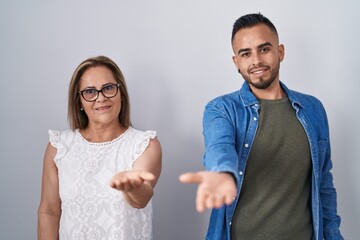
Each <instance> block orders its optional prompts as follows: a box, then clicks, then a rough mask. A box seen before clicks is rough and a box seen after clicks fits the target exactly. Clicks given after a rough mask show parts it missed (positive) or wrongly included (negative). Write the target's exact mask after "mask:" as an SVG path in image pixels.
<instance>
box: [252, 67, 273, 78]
mask: <svg viewBox="0 0 360 240" xmlns="http://www.w3.org/2000/svg"><path fill="white" fill-rule="evenodd" d="M268 69H269V68H268V67H260V68H253V69H251V70H250V71H249V72H250V74H253V75H257V76H258V75H262V74H263V73H264V72H265V71H267V70H268Z"/></svg>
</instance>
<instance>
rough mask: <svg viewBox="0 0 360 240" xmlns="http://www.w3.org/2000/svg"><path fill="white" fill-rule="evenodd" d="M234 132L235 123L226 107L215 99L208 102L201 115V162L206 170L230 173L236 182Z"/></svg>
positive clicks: (236, 167) (236, 166)
mask: <svg viewBox="0 0 360 240" xmlns="http://www.w3.org/2000/svg"><path fill="white" fill-rule="evenodd" d="M235 134H236V131H235V125H234V123H233V121H232V119H231V117H230V114H229V113H228V111H227V109H226V108H225V107H223V106H222V105H219V104H216V102H215V101H212V102H210V103H208V104H207V105H206V107H205V111H204V116H203V135H204V140H205V153H204V156H203V164H204V166H205V168H206V169H207V170H208V171H215V172H229V173H231V174H232V175H233V176H234V177H235V179H236V182H237V183H238V182H239V179H238V177H237V174H236V170H237V169H238V155H237V152H236V148H235Z"/></svg>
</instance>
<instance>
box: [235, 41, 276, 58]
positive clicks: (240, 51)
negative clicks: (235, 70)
mask: <svg viewBox="0 0 360 240" xmlns="http://www.w3.org/2000/svg"><path fill="white" fill-rule="evenodd" d="M266 46H271V47H272V44H271V43H270V42H265V43H262V44H260V45H258V46H257V47H256V48H257V49H261V48H263V47H266ZM249 51H251V49H250V48H240V49H239V51H238V52H237V54H238V55H240V53H242V52H249Z"/></svg>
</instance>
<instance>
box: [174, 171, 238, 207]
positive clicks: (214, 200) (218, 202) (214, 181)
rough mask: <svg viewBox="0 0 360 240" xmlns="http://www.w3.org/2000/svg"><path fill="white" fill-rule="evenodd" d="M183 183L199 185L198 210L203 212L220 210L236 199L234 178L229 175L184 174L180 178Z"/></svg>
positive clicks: (216, 173) (207, 172)
mask: <svg viewBox="0 0 360 240" xmlns="http://www.w3.org/2000/svg"><path fill="white" fill-rule="evenodd" d="M179 180H180V182H182V183H192V184H198V185H199V186H198V190H197V194H196V209H197V211H198V212H203V211H204V210H205V208H209V209H211V208H220V207H222V206H223V205H224V204H227V205H229V204H231V203H232V202H233V201H234V199H235V197H236V184H235V180H234V177H233V176H232V175H231V174H229V173H218V172H210V171H200V172H195V173H184V174H182V175H180V177H179Z"/></svg>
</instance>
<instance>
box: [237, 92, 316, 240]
mask: <svg viewBox="0 0 360 240" xmlns="http://www.w3.org/2000/svg"><path fill="white" fill-rule="evenodd" d="M260 106H261V108H260V112H259V114H260V116H259V118H260V119H259V126H258V129H257V133H256V137H255V140H254V143H253V145H252V148H251V151H250V155H249V158H248V160H247V163H246V169H245V174H244V180H243V184H242V188H241V193H240V198H239V201H238V203H237V206H236V209H235V214H234V216H233V221H232V227H231V236H232V237H231V239H232V240H262V239H266V240H282V239H284V240H289V239H291V240H307V239H308V240H310V239H311V235H312V220H311V210H310V196H311V195H310V191H311V156H310V149H309V143H308V139H307V136H306V133H305V131H304V129H303V127H302V125H301V124H300V122H299V120H298V119H297V117H296V113H295V110H294V109H293V108H292V107H291V103H290V101H289V100H288V98H284V99H280V100H260Z"/></svg>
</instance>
